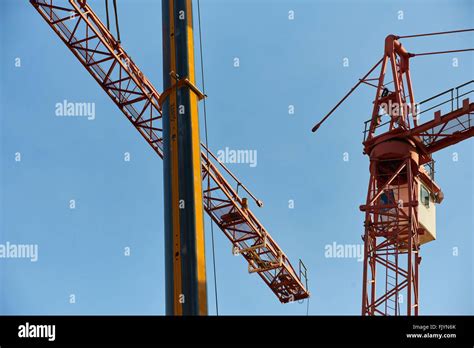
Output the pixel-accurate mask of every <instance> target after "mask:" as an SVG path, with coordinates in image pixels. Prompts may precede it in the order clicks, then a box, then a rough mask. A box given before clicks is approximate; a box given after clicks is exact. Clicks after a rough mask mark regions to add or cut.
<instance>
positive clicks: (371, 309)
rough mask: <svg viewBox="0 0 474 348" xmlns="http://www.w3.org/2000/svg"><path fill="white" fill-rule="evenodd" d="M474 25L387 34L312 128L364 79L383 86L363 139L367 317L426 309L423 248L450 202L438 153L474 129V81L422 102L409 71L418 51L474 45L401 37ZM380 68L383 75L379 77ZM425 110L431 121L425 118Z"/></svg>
mask: <svg viewBox="0 0 474 348" xmlns="http://www.w3.org/2000/svg"><path fill="white" fill-rule="evenodd" d="M472 31H474V29H463V30H453V31H447V32H437V33H427V34H418V35H407V36H396V35H389V36H387V37H386V39H385V48H384V53H383V57H382V58H381V59H380V60H379V61H378V62H377V63H376V64H375V65H374V66H373V67H372V68H371V69H370V70H369V72H368V73H367V74H366V75H364V77H362V78H361V79H360V80H359V81H358V82H357V84H356V85H354V87H353V88H352V89H351V90H350V91H349V92H348V93H347V94H346V95H345V96H344V97H343V98H342V100H340V101H339V102H338V103H337V104H336V105H335V106H334V107H333V108H332V110H331V111H330V112H329V113H328V114H327V115H326V116H325V117H324V118H322V119H321V121H320V122H319V123H317V124H316V125H315V126H314V127H313V129H312V131H313V132H315V131H316V130H318V129H319V127H320V126H321V124H322V123H324V122H325V121H326V120H327V119H328V118H329V116H330V115H331V114H333V112H334V111H335V110H336V109H337V108H338V107H339V106H340V105H341V104H342V103H343V102H344V101H345V100H346V99H347V98H348V97H349V95H351V94H352V93H353V92H354V90H355V89H357V88H358V87H359V86H360V85H362V84H367V85H370V86H373V87H375V88H376V93H375V100H374V102H373V109H372V117H371V118H370V119H369V120H368V121H367V122H365V130H364V141H363V153H364V154H366V155H367V156H369V159H370V167H369V171H370V179H369V187H368V192H367V199H366V203H365V204H363V205H361V206H360V210H361V211H363V212H364V213H365V220H364V228H365V232H364V234H363V236H362V239H363V241H364V269H363V280H362V315H418V314H419V297H420V294H419V265H420V262H421V255H420V247H421V245H423V244H425V243H428V242H430V241H433V240H434V239H435V238H436V220H435V204H438V203H441V201H442V200H443V193H442V191H441V189H440V187H439V186H438V185H437V184H436V182H435V181H434V167H433V165H434V161H433V157H432V156H433V154H434V153H436V152H437V151H439V150H442V149H444V148H447V147H448V146H451V145H454V144H456V143H458V142H461V141H463V140H466V139H468V138H470V137H472V136H473V135H474V122H473V121H474V119H473V115H474V103H472V102H471V101H470V100H469V94H471V93H472V92H474V80H470V81H468V82H465V83H463V84H461V85H459V86H457V87H455V88H451V89H448V90H447V91H444V92H442V93H439V94H437V95H435V96H433V97H431V98H429V99H426V100H424V101H422V102H420V103H418V104H417V103H415V96H414V91H413V87H412V81H411V76H410V62H411V59H412V58H414V57H419V56H427V55H433V54H449V53H454V52H469V51H474V49H473V48H467V49H456V50H449V51H437V52H424V53H411V52H409V51H407V50H406V49H405V47H404V46H403V45H402V42H401V40H402V39H409V38H415V37H424V36H437V35H454V34H461V33H466V32H472ZM379 66H380V70H379V75H378V77H373V78H372V77H371V76H373V75H372V73H373V72H374V71H375V70H376V69H377V67H379ZM389 80H392V81H389ZM422 115H423V119H428V120H427V121H426V122H424V123H420V120H421V117H420V116H422ZM404 295H405V300H406V306H405V304H404V303H403V301H402V300H401V299H403V297H404Z"/></svg>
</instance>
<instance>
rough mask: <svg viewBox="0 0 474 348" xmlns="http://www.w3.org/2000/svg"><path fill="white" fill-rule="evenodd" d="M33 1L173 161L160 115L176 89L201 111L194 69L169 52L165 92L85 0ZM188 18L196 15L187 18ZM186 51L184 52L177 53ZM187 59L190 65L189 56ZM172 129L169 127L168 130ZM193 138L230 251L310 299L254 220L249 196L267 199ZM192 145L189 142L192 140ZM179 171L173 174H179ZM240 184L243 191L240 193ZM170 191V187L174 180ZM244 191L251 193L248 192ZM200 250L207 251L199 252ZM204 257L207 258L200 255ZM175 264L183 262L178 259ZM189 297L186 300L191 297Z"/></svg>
mask: <svg viewBox="0 0 474 348" xmlns="http://www.w3.org/2000/svg"><path fill="white" fill-rule="evenodd" d="M30 2H31V4H32V5H33V6H34V7H35V8H36V10H37V11H38V12H39V14H40V15H41V16H42V18H43V19H44V20H45V21H46V23H47V24H48V25H49V26H50V27H51V29H52V30H53V31H54V32H55V33H56V34H57V35H58V36H59V38H60V39H61V40H62V41H63V43H64V44H65V45H66V46H67V47H68V48H69V50H70V51H71V52H72V53H73V54H74V56H75V57H76V58H77V59H78V60H79V62H80V63H81V64H82V66H83V67H84V68H85V69H86V70H87V71H88V72H89V74H90V75H91V76H92V77H93V78H94V79H95V80H96V82H97V83H98V84H99V85H100V86H101V88H102V89H103V90H104V91H105V93H106V94H107V95H108V96H109V97H110V98H111V99H112V101H113V102H114V103H115V104H116V105H117V107H118V108H119V109H120V111H122V113H123V114H124V115H125V117H126V118H127V119H128V120H129V121H130V122H131V123H132V125H133V126H134V127H135V128H136V129H137V131H138V132H139V133H140V135H141V136H142V137H143V138H144V139H145V140H146V141H147V143H148V144H149V145H150V146H151V147H152V149H153V150H154V151H155V153H156V154H157V155H158V156H159V157H160V158H162V159H163V158H165V162H166V161H167V160H168V161H170V162H169V163H170V164H169V165H171V163H172V161H173V159H172V156H169V158H167V157H168V154H167V151H169V147H167V146H164V137H163V129H164V128H166V127H172V126H173V124H172V123H171V122H170V120H163V111H164V110H165V109H167V108H170V107H172V105H171V103H172V101H173V98H174V97H173V94H174V95H175V96H176V95H177V94H176V92H177V91H179V94H178V97H179V96H180V95H181V96H185V95H187V96H189V97H190V99H191V104H190V108H188V111H189V110H192V109H193V108H194V110H195V111H196V117H197V110H196V105H195V104H196V101H197V100H198V99H202V98H203V97H204V95H202V93H201V92H200V91H199V90H198V89H197V87H196V86H195V85H194V79H193V77H192V76H190V74H189V71H183V70H180V69H181V68H182V66H181V68H180V67H173V66H172V64H171V61H170V60H168V62H166V59H169V56H168V58H167V56H165V57H164V58H165V66H164V67H163V69H164V74H165V75H167V76H169V79H168V80H167V78H166V77H165V87H164V88H165V91H164V92H163V93H162V94H160V93H158V92H157V90H156V89H155V87H154V86H153V85H152V84H151V83H150V82H149V80H148V79H147V78H146V76H145V75H144V74H143V72H142V71H141V70H140V69H139V68H138V67H137V65H136V64H135V63H134V62H133V60H132V59H131V58H130V56H129V55H128V54H127V52H126V51H125V50H124V49H123V47H122V45H121V44H120V42H119V41H118V40H117V39H116V38H115V37H114V36H113V35H112V33H111V32H110V31H109V30H108V28H107V27H106V26H105V25H104V24H103V23H102V22H101V20H100V19H99V17H98V16H97V15H96V14H95V13H94V11H93V10H92V8H91V7H90V6H89V5H88V4H87V3H86V1H81V0H30ZM171 3H172V2H171ZM183 4H189V1H186V2H184V1H183ZM186 6H187V5H186ZM168 9H170V8H168ZM170 11H171V9H170ZM188 13H189V14H190V13H191V12H188ZM170 18H171V12H170ZM188 20H191V18H189V17H188ZM165 27H166V26H165ZM169 33H171V32H169ZM163 35H164V36H165V35H166V34H165V33H164V34H163ZM188 35H191V33H188ZM166 42H167V40H166V38H165V40H164V43H165V45H167V44H171V41H169V40H168V43H166ZM181 44H182V43H181ZM164 52H165V53H164V54H168V55H171V52H170V51H167V50H166V47H165V50H164ZM182 52H183V51H180V53H182ZM188 52H189V51H188ZM189 53H190V52H189ZM190 54H191V53H190ZM175 59H189V57H188V58H177V57H175ZM186 64H189V61H188V63H186ZM188 68H189V65H188ZM190 99H188V100H190ZM180 104H181V103H180ZM175 109H178V112H179V105H178V108H175ZM185 111H186V107H185ZM170 115H171V114H170ZM179 116H182V115H179ZM164 122H165V123H164ZM191 122H192V121H191ZM168 130H169V131H170V132H171V128H169V129H168ZM193 131H197V130H193ZM195 140H196V135H195V136H194V138H193V141H194V142H193V143H192V144H194V145H193V147H192V151H193V152H192V153H193V157H192V159H189V158H188V161H190V160H191V161H193V163H194V164H195V165H197V164H198V163H199V161H200V166H199V167H200V170H199V172H200V178H199V179H200V181H201V182H200V183H199V185H198V184H197V183H196V180H197V177H198V175H197V173H196V172H193V174H192V175H191V178H192V180H193V183H194V185H195V186H194V187H195V189H197V187H202V206H203V208H204V211H205V212H206V213H207V214H208V215H209V216H210V217H211V219H212V221H213V222H214V223H215V224H216V225H217V226H218V227H219V228H220V229H221V231H222V232H223V233H224V234H225V236H226V237H227V238H228V239H229V240H230V242H231V244H232V248H231V250H232V251H233V253H234V254H238V255H242V256H243V258H244V259H245V260H246V261H247V263H248V270H249V273H257V274H258V275H259V276H260V278H261V279H262V280H263V281H264V282H265V283H266V284H267V286H268V287H269V288H270V289H271V290H272V292H273V293H274V294H275V295H276V296H277V298H278V299H279V301H280V302H282V303H288V302H292V301H297V300H302V299H305V298H307V297H308V296H309V291H308V290H307V284H306V279H305V273H304V272H303V271H302V268H301V263H300V269H299V270H298V272H297V271H296V270H295V269H294V268H293V266H292V264H291V262H290V260H289V259H288V257H287V256H286V255H285V253H284V252H283V251H282V249H281V248H280V246H279V245H278V244H277V243H276V242H275V241H274V240H273V238H272V237H271V236H270V234H269V233H268V232H267V230H266V229H265V227H264V226H263V225H262V224H261V223H260V221H259V220H258V219H257V218H256V216H255V215H254V213H253V212H252V210H251V209H250V207H249V202H248V199H249V198H250V199H251V200H252V201H253V202H254V203H255V204H256V205H257V206H259V207H260V206H262V204H263V203H262V202H261V201H260V200H258V199H257V198H256V197H255V196H254V195H253V194H252V193H251V192H250V190H249V189H248V188H247V187H246V186H245V185H243V183H242V182H241V181H240V180H239V179H238V178H237V177H236V176H235V175H233V174H232V172H231V171H230V170H229V169H228V168H227V167H226V166H225V165H224V164H223V163H222V162H221V161H219V160H218V158H217V157H216V156H215V155H214V154H213V153H212V152H211V151H210V150H209V149H208V148H207V147H206V146H205V145H204V144H202V143H198V145H197V146H196V143H195ZM188 146H191V145H190V144H188ZM197 147H198V148H199V149H198V148H197ZM178 153H179V152H178ZM169 165H167V164H165V166H168V170H169V169H170V168H169ZM174 165H175V164H174ZM175 168H176V167H175ZM166 170H167V169H165V173H166ZM172 173H173V172H172ZM175 174H176V172H174V175H175ZM198 181H199V180H198ZM168 185H169V182H165V187H167V186H168ZM239 188H240V193H239V192H238V191H239ZM168 190H171V188H170V187H169V186H168ZM169 193H170V192H169V191H168V193H166V192H165V194H169ZM242 193H243V194H245V195H247V196H248V197H243V196H242ZM196 195H197V196H196V197H195V200H194V202H197V201H198V200H199V194H197V193H196ZM186 203H187V201H186ZM198 210H199V207H195V209H193V211H194V212H195V214H194V217H193V218H194V219H196V217H197V216H198ZM169 231H171V230H169ZM170 233H174V232H170ZM168 236H169V235H168ZM196 237H197V238H201V237H199V236H196ZM196 240H197V239H196ZM199 243H201V246H200V247H199V248H201V251H202V248H203V245H202V243H203V241H201V242H199ZM170 250H171V249H170ZM200 255H203V254H202V252H201V254H200ZM169 260H171V259H169ZM199 262H202V257H201V258H200V261H199ZM168 264H169V265H171V264H173V263H168ZM170 267H178V266H177V265H176V264H173V266H170ZM181 269H183V268H181ZM168 274H169V273H168ZM195 274H196V273H195ZM199 277H200V278H198V276H196V279H197V281H196V282H194V285H190V287H189V288H190V289H191V288H193V289H196V287H195V285H196V284H197V285H198V290H197V292H198V293H199V292H200V294H201V295H200V296H201V298H204V296H205V294H204V292H203V291H204V290H203V287H201V288H200V290H199V285H202V284H204V283H203V281H204V275H203V273H202V270H201V274H200V275H199ZM174 284H175V283H174ZM168 291H169V290H168ZM178 291H181V290H180V289H178V288H176V287H175V285H173V290H172V292H173V294H177V293H178ZM193 291H195V290H193ZM194 293H195V292H194ZM173 296H174V295H173ZM191 296H193V295H191ZM167 298H170V297H169V296H168V297H167ZM184 300H185V301H186V299H184ZM168 303H169V305H168V308H171V307H173V309H169V310H167V312H168V313H175V314H183V313H184V314H187V313H201V314H204V313H205V310H204V307H203V306H201V307H200V306H199V304H198V303H194V304H193V305H192V308H193V309H191V308H187V309H184V308H183V307H181V308H175V307H174V303H175V297H173V300H172V301H171V303H170V302H168ZM201 303H203V302H201ZM170 306H171V307H170ZM183 310H184V312H183Z"/></svg>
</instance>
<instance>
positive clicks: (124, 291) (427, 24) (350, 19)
mask: <svg viewBox="0 0 474 348" xmlns="http://www.w3.org/2000/svg"><path fill="white" fill-rule="evenodd" d="M90 3H91V4H92V6H93V8H96V9H97V12H98V13H99V14H102V13H103V8H102V5H103V2H102V1H100V2H98V3H97V4H95V1H90ZM118 3H119V11H120V28H121V35H122V43H123V46H124V47H125V49H126V50H127V51H128V53H129V54H130V55H131V56H132V58H133V59H134V61H135V62H136V63H137V64H138V66H139V67H140V68H141V69H142V71H143V72H144V73H145V74H146V75H147V76H148V78H149V79H150V80H151V81H152V82H153V83H154V85H155V86H156V88H157V89H158V90H159V91H161V90H162V77H161V72H162V68H161V61H162V57H161V3H160V1H154V0H139V1H137V0H134V1H131V0H128V1H127V0H118ZM473 7H474V3H473V2H472V1H467V0H466V1H421V0H418V1H383V2H382V1H375V0H373V1H357V2H356V1H310V0H307V1H303V0H301V1H289V0H279V1H274V0H272V1H270V0H259V1H250V0H229V1H218V0H201V12H202V25H203V46H204V63H205V79H206V80H205V82H206V94H207V95H208V96H209V97H208V100H207V111H208V121H209V143H210V147H211V149H212V150H213V151H214V152H215V153H217V151H218V150H219V149H224V148H225V147H229V148H230V149H244V150H245V149H249V150H257V153H258V164H257V166H255V167H250V166H249V165H248V164H230V165H229V168H230V169H231V170H232V171H233V172H234V173H235V174H236V175H237V176H238V177H239V178H240V179H241V180H242V181H243V182H244V183H245V184H246V185H247V186H248V187H249V188H250V189H251V190H252V191H253V192H254V193H255V194H256V195H257V196H258V197H259V198H260V199H262V200H263V201H264V202H265V205H264V207H263V208H256V207H255V208H254V212H255V214H256V215H257V216H258V218H259V220H260V221H261V222H262V223H263V224H264V225H265V226H266V228H267V230H268V231H269V232H270V234H271V235H272V236H273V237H274V238H275V239H276V241H277V242H278V243H279V245H280V246H281V247H282V248H283V250H284V251H285V253H286V254H287V255H288V256H289V257H290V259H291V260H292V262H293V264H294V265H295V266H297V262H298V258H302V259H303V260H304V262H305V264H306V265H307V267H308V270H309V283H310V290H311V292H312V297H311V301H310V307H309V312H310V314H314V315H317V314H355V315H358V314H359V313H360V302H361V299H360V297H361V279H362V263H361V262H358V261H357V260H356V259H353V258H346V259H331V258H325V256H324V248H325V245H327V244H332V243H333V242H336V243H340V244H354V243H360V242H361V239H360V236H361V234H362V233H363V227H362V222H363V214H362V213H361V212H360V211H359V209H358V207H359V205H360V204H362V203H363V201H364V197H365V195H366V190H367V182H368V177H369V176H368V159H367V158H366V157H365V156H364V155H363V154H362V145H361V141H362V130H363V121H365V120H366V119H368V117H369V115H370V112H371V103H372V100H373V97H374V91H373V89H371V88H370V87H366V88H365V87H364V88H362V89H361V90H360V91H359V92H357V94H355V95H354V96H353V97H351V98H350V99H349V100H348V101H347V102H346V103H345V104H344V105H343V106H342V107H341V109H340V110H339V111H338V112H337V114H335V115H334V117H333V118H332V119H331V120H329V121H328V122H327V123H326V124H325V125H324V127H322V128H321V129H320V130H319V131H318V133H317V134H316V135H315V134H313V133H311V131H310V130H311V127H312V126H313V124H314V123H315V122H316V121H318V120H319V119H320V118H321V117H322V116H323V115H324V114H325V113H326V112H327V111H328V110H329V109H330V108H331V107H332V106H333V105H334V104H335V103H336V102H337V101H338V100H339V99H340V98H341V97H342V96H343V95H344V94H345V93H346V92H347V90H348V89H349V88H350V87H351V86H352V85H353V84H354V83H355V82H356V81H357V79H358V78H359V77H361V76H362V75H363V74H364V73H365V72H366V71H367V70H368V69H369V68H370V67H371V66H372V65H373V64H374V63H375V62H376V61H377V60H378V59H379V58H380V57H381V55H382V52H383V41H384V38H385V36H386V35H387V34H390V33H394V34H400V35H406V34H414V33H422V32H432V31H442V30H451V29H460V28H468V27H473V24H474V23H473V20H472V16H471V15H470V14H472V13H473V10H474V8H473ZM289 11H294V14H295V18H294V20H292V21H290V20H289V19H288V12H289ZM399 11H403V20H399V19H398V16H399ZM472 43H473V36H472V35H470V34H464V35H455V36H444V37H443V36H440V37H435V38H431V37H430V38H422V39H413V40H409V41H408V40H407V41H405V46H406V47H407V49H408V50H409V51H413V52H424V51H433V50H444V49H456V48H467V47H472ZM236 57H237V58H239V60H240V67H238V68H236V67H234V65H233V63H234V58H236ZM453 57H457V58H458V60H459V66H458V67H453V66H452V58H453ZM16 58H20V59H21V67H15V59H16ZM344 58H348V59H349V66H348V67H344V66H343V59H344ZM473 61H474V60H473V56H472V54H459V55H455V56H447V55H440V56H431V57H420V58H415V59H414V60H413V63H412V67H411V69H412V79H413V82H414V90H415V97H416V98H417V99H418V100H421V99H425V98H427V97H429V96H431V95H433V94H435V93H437V92H440V91H444V90H445V89H448V88H450V87H452V86H456V85H459V84H461V83H463V82H465V81H467V80H468V79H472V76H473V70H474V63H473ZM197 63H199V61H197ZM198 85H199V86H201V85H202V84H201V81H200V80H198ZM64 99H66V100H69V101H73V102H93V103H95V105H96V118H95V120H93V121H88V120H87V119H84V118H61V117H56V116H55V104H56V103H58V102H62V101H63V100H64ZM289 105H294V108H295V113H294V114H293V115H290V114H288V106H289ZM201 107H202V105H201ZM201 117H202V113H201ZM201 126H202V127H201V130H203V128H204V127H203V124H201ZM0 131H1V138H0V139H1V140H0V151H1V157H0V161H1V162H0V183H1V184H0V244H1V243H6V242H7V241H9V242H10V243H18V244H20V243H26V244H38V246H39V258H38V261H37V262H30V261H29V260H25V259H0V284H1V285H0V313H2V314H163V313H164V262H163V261H164V251H163V242H164V236H163V184H162V183H163V174H162V163H161V160H160V159H159V158H158V157H157V156H156V155H155V153H154V152H153V151H152V149H151V148H150V147H149V145H148V144H146V142H145V141H144V140H143V139H142V138H141V136H140V135H139V134H138V133H137V132H136V131H135V130H134V129H133V127H132V126H131V124H129V122H128V121H127V120H126V119H125V118H124V117H123V115H122V114H121V113H120V112H119V111H118V109H116V107H115V105H114V104H113V103H112V102H111V101H110V99H109V98H108V97H107V96H106V95H105V93H103V91H102V90H101V89H100V87H99V86H98V85H97V84H96V82H95V81H94V80H93V79H92V78H91V77H90V76H89V75H88V73H87V72H86V71H85V69H84V68H83V67H82V66H80V64H79V63H78V62H77V61H76V59H75V58H74V57H73V55H72V53H70V52H69V50H68V49H67V48H66V47H65V46H64V44H63V43H62V42H61V41H60V40H59V39H58V38H57V37H56V35H55V34H54V33H53V32H52V30H51V29H50V28H49V27H48V26H47V25H46V23H45V22H44V21H43V19H42V18H41V17H40V16H39V14H38V13H37V12H36V11H35V10H34V9H33V7H32V6H31V5H30V4H29V2H28V1H19V0H6V1H1V2H0ZM201 133H202V132H201ZM202 134H203V133H202ZM17 152H20V153H21V158H22V160H21V162H15V153H17ZM125 152H129V153H130V154H131V161H130V162H125V161H124V160H123V156H124V153H125ZM344 152H348V153H349V156H350V157H349V158H350V160H349V161H347V162H345V161H343V153H344ZM453 152H456V153H457V154H458V158H459V160H458V161H457V162H455V161H453V160H452V158H453ZM435 159H436V160H437V175H436V179H437V182H438V184H439V185H440V186H441V187H442V189H443V191H444V193H445V200H444V201H443V203H442V204H441V205H439V206H438V207H437V231H438V239H437V240H436V241H435V242H433V243H430V244H428V245H425V246H424V247H423V248H422V257H423V261H422V264H421V276H420V279H421V285H420V297H421V301H420V306H421V309H420V311H421V313H422V314H473V313H474V299H473V293H474V289H473V279H474V276H473V263H474V262H473V261H474V258H473V255H474V254H473V248H474V244H473V236H472V235H473V230H474V220H473V219H474V218H473V216H474V214H473V213H474V211H473V210H474V202H473V193H474V190H473V180H472V178H473V174H474V173H473V170H474V162H473V142H472V140H468V141H465V142H464V143H461V144H457V145H455V146H453V147H451V148H448V149H445V150H443V151H441V152H440V153H437V154H436V155H435ZM71 199H74V200H76V209H74V210H71V209H69V201H70V200H71ZM289 200H294V204H295V207H294V209H289V207H288V201H289ZM206 221H207V222H206V223H207V225H206V231H207V236H206V241H207V244H206V248H207V254H208V258H207V262H208V280H209V283H208V290H209V291H208V293H209V312H210V313H211V314H213V313H215V306H214V292H213V276H212V262H211V260H212V259H211V248H210V245H211V244H210V242H211V239H210V233H209V232H210V227H209V221H208V219H207V216H206ZM214 232H215V243H216V259H217V282H218V290H219V296H218V300H219V311H220V314H250V315H251V314H300V315H301V314H306V304H298V303H292V304H287V305H281V304H280V303H279V302H278V301H277V299H276V298H275V297H274V296H273V295H272V293H271V291H270V290H269V289H268V288H267V287H266V286H265V285H264V283H263V282H262V281H261V280H260V279H259V278H258V277H257V276H256V275H249V274H248V272H247V265H246V263H245V262H244V260H243V259H242V258H240V257H235V256H233V255H232V252H231V245H230V243H229V242H228V240H227V239H226V238H225V236H224V235H223V234H222V233H221V232H220V230H219V229H217V228H215V229H214ZM125 247H130V248H131V255H130V256H129V257H125V256H124V255H123V251H124V248H125ZM453 248H458V250H459V254H458V256H454V255H453ZM70 294H74V295H75V296H76V303H75V304H70V303H69V296H70Z"/></svg>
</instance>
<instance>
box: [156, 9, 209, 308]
mask: <svg viewBox="0 0 474 348" xmlns="http://www.w3.org/2000/svg"><path fill="white" fill-rule="evenodd" d="M162 17H163V88H164V90H165V92H166V91H168V92H169V94H167V97H166V99H164V102H163V106H162V108H163V142H164V165H163V173H164V203H165V204H164V205H165V267H166V272H165V273H166V314H167V315H206V314H207V290H206V260H205V252H204V223H203V200H202V184H201V182H202V180H201V151H200V150H201V149H200V139H199V119H198V104H197V103H198V96H197V95H196V94H195V92H194V91H193V90H192V89H191V88H190V87H189V84H185V83H183V84H178V80H179V79H185V78H187V79H188V80H189V81H190V82H191V83H193V84H194V81H195V71H194V40H193V18H192V3H191V0H162ZM175 74H176V75H175Z"/></svg>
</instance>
